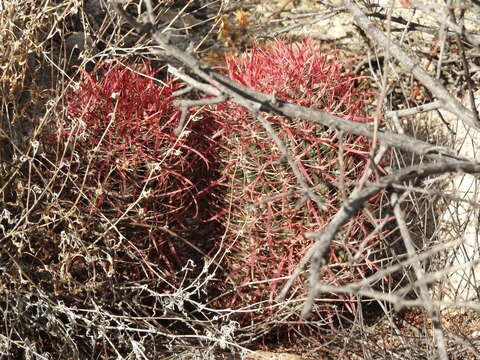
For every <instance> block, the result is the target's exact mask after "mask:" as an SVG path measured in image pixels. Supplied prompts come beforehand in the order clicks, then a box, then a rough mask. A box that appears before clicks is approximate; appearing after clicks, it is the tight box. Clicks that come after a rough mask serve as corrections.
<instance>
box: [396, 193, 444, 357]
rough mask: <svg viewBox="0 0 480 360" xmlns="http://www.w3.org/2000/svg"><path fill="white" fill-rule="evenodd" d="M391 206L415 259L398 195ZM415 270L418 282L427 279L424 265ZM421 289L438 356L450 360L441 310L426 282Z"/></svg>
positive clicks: (408, 248)
mask: <svg viewBox="0 0 480 360" xmlns="http://www.w3.org/2000/svg"><path fill="white" fill-rule="evenodd" d="M390 199H391V204H392V206H393V213H394V215H395V219H396V220H397V224H398V228H399V229H400V234H401V235H402V239H403V243H404V244H405V248H406V249H407V254H408V256H409V257H412V258H414V257H415V255H416V250H415V247H414V245H413V241H412V238H411V236H410V232H409V231H408V229H407V224H406V222H405V217H404V215H403V211H402V209H401V207H400V201H399V197H398V195H397V193H392V195H391V196H390ZM412 266H413V270H414V271H415V276H416V278H417V279H418V280H420V279H422V278H424V277H425V271H424V270H423V267H422V264H421V263H420V261H415V262H414V263H413V264H412ZM418 286H419V288H420V297H421V298H422V300H423V301H424V303H425V310H427V313H428V315H429V316H430V318H431V319H432V323H433V325H434V326H433V331H434V334H435V338H436V343H437V350H438V355H439V357H440V359H441V360H448V354H447V349H446V346H445V337H444V335H443V330H442V327H441V324H440V317H439V314H438V312H439V309H438V308H436V307H434V306H433V305H432V298H431V296H430V294H429V292H428V288H427V285H426V284H425V283H424V282H421V283H419V285H418Z"/></svg>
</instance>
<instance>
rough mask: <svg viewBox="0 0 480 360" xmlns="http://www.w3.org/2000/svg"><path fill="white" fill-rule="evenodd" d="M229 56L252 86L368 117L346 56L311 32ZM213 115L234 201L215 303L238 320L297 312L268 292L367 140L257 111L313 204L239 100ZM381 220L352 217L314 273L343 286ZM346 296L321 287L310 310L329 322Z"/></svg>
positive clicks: (350, 179)
mask: <svg viewBox="0 0 480 360" xmlns="http://www.w3.org/2000/svg"><path fill="white" fill-rule="evenodd" d="M226 62H227V66H226V69H225V71H226V72H227V73H228V75H229V76H230V78H231V79H233V80H236V81H238V82H239V83H241V84H243V85H245V86H247V87H249V88H252V89H255V90H257V91H260V92H263V93H267V94H273V95H275V96H276V97H277V98H279V99H282V100H285V101H289V102H293V103H296V104H299V105H302V106H305V107H309V108H313V109H316V110H319V111H322V112H327V113H330V114H334V115H336V116H339V117H343V118H346V119H349V120H355V121H360V122H369V121H372V119H371V118H369V117H368V116H367V115H366V110H365V104H364V100H365V93H364V92H362V91H360V90H358V85H357V84H356V82H358V81H360V80H361V79H360V77H359V76H357V75H354V74H351V73H348V65H349V64H348V63H347V62H343V61H340V60H339V59H338V53H337V52H335V51H327V52H325V51H322V49H321V48H320V46H319V45H318V44H316V43H314V42H312V41H303V42H301V43H291V42H288V41H274V42H271V43H269V44H268V45H266V46H261V45H258V44H256V45H255V46H254V47H253V49H252V50H251V51H249V52H248V53H246V54H243V55H240V56H231V57H229V58H227V60H226ZM211 116H213V117H214V118H216V119H218V120H219V122H221V123H222V126H223V128H224V140H223V141H224V142H225V144H224V148H225V149H227V150H226V152H224V153H223V161H224V167H223V175H224V176H225V177H226V179H227V180H226V181H225V183H226V184H230V189H229V190H230V192H229V194H228V195H227V196H226V198H225V201H226V203H227V205H228V206H231V208H230V211H229V212H228V216H226V217H225V221H226V222H227V221H228V226H227V228H228V229H229V230H228V232H227V235H226V237H225V239H224V241H223V244H224V248H225V250H226V255H225V257H224V259H223V261H224V267H225V268H227V269H228V270H229V273H228V274H227V275H226V280H227V281H226V282H225V284H226V286H225V288H224V294H221V295H219V297H218V298H217V299H216V300H215V302H216V304H217V306H220V307H227V308H232V309H235V310H236V311H237V314H236V315H235V316H234V318H235V319H236V320H239V321H240V322H241V323H242V324H243V326H246V325H247V324H257V325H258V324H260V323H262V322H267V323H268V322H269V321H272V322H273V323H275V322H276V321H279V319H287V318H288V319H290V320H295V319H297V320H298V317H297V316H296V315H293V316H291V315H286V314H287V313H286V312H285V311H283V312H282V311H280V312H279V311H278V309H279V308H280V306H278V305H277V304H276V303H275V302H274V301H273V299H274V297H275V296H276V295H277V294H278V292H279V290H280V288H281V287H282V285H283V284H284V283H285V278H286V277H288V276H289V275H290V274H292V272H293V270H294V268H295V267H296V265H297V264H298V262H299V261H300V259H301V258H302V256H303V255H304V254H305V252H306V251H307V250H308V249H309V247H310V246H311V245H312V242H311V240H308V239H307V238H306V237H305V236H304V235H305V233H306V232H312V231H319V230H321V229H322V228H324V226H325V224H327V223H328V221H329V220H330V219H331V218H332V217H333V216H334V215H335V213H336V212H337V210H338V208H339V206H340V205H341V202H342V200H343V199H344V197H345V196H347V195H348V192H349V191H350V190H351V189H352V188H353V186H354V185H355V184H356V183H357V182H358V181H359V179H360V178H361V176H362V174H363V173H364V171H365V170H366V164H367V161H368V158H369V152H370V145H369V144H370V143H369V140H368V139H366V138H362V137H358V136H352V135H344V136H343V138H342V139H339V136H338V134H337V132H336V131H334V130H331V129H327V128H324V127H321V126H319V125H317V124H314V123H312V122H309V121H306V120H300V119H287V118H285V117H281V116H272V115H267V114H264V116H265V117H266V118H267V120H268V121H269V122H270V123H271V124H272V125H273V128H274V129H275V131H276V132H277V134H278V135H279V137H280V138H281V140H282V141H283V143H284V144H285V145H286V146H287V148H288V150H289V152H290V155H291V156H292V158H293V159H294V161H295V163H296V165H297V166H298V168H299V170H300V171H301V173H302V174H303V176H304V177H305V179H306V180H307V181H308V184H309V186H311V187H315V189H316V192H317V194H318V195H319V196H320V197H322V198H323V199H325V201H326V209H319V208H318V207H317V205H316V204H315V203H314V202H312V201H310V200H308V199H307V200H306V199H305V198H304V195H303V194H302V189H301V188H300V187H299V186H298V184H297V180H296V178H295V175H294V174H293V172H292V170H291V168H290V167H289V165H288V163H287V162H286V161H282V153H281V152H280V151H279V149H278V148H277V147H276V146H275V145H274V142H273V141H272V139H271V138H270V137H269V136H268V134H267V132H266V131H265V130H264V128H263V127H262V125H261V124H260V123H259V122H258V121H257V120H256V119H255V118H254V117H253V116H252V115H251V114H250V113H249V112H248V111H247V110H246V109H244V108H242V107H240V106H238V105H236V104H234V103H231V102H227V103H222V104H219V105H217V106H215V107H213V108H212V109H211ZM340 148H341V149H342V151H340ZM283 160H284V159H283ZM378 207H379V198H378V197H377V198H373V199H370V201H369V203H368V204H367V208H368V209H369V210H371V211H370V213H371V214H373V217H375V214H376V213H377V211H376V210H378ZM378 221H380V220H379V219H375V218H369V217H368V216H366V215H365V214H364V213H360V214H358V215H357V216H356V217H355V218H354V219H352V221H350V223H349V224H348V226H346V228H345V231H344V232H343V233H342V234H341V235H340V236H339V237H337V239H335V241H334V242H333V243H332V246H331V248H330V254H329V263H328V266H327V267H325V268H324V269H323V270H322V273H321V274H319V279H320V280H321V281H322V282H326V283H329V284H331V285H342V284H346V283H348V282H352V281H355V280H356V279H360V278H362V276H365V275H367V274H368V273H370V272H372V271H374V270H375V267H376V266H375V261H374V260H375V258H374V255H373V254H374V253H375V251H372V249H373V250H374V249H375V242H376V236H372V234H371V232H372V230H373V229H374V228H375V225H376V223H377V222H378ZM377 236H378V234H377ZM305 280H306V279H305V277H303V278H300V279H299V280H298V281H297V282H296V283H295V285H294V287H293V289H292V290H291V292H290V294H289V296H288V299H289V301H290V305H291V304H292V303H293V304H295V306H293V307H292V306H287V307H286V308H284V309H287V310H286V311H287V312H288V311H292V309H293V308H295V307H299V306H300V305H301V303H302V299H304V296H305V290H306V286H305V285H306V283H305ZM324 295H325V294H324ZM350 300H353V299H350ZM350 300H349V299H346V298H341V296H340V295H334V294H326V295H325V296H324V297H323V300H320V299H319V301H318V303H317V305H318V308H316V310H315V312H316V315H317V319H318V318H319V317H322V318H323V319H326V320H329V321H330V320H331V319H332V317H333V315H334V314H335V311H340V310H342V309H350V310H352V307H353V306H354V303H355V302H354V301H350ZM337 303H343V304H344V305H346V307H342V306H339V307H337V306H336V305H335V304H337ZM335 309H336V310H335ZM294 313H295V312H294ZM274 314H276V315H278V317H272V316H273V315H274ZM297 315H298V313H297ZM285 316H286V317H285Z"/></svg>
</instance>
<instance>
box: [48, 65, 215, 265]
mask: <svg viewBox="0 0 480 360" xmlns="http://www.w3.org/2000/svg"><path fill="white" fill-rule="evenodd" d="M157 72H158V71H154V70H153V69H152V67H151V65H150V64H149V63H148V62H146V63H141V64H133V63H130V64H122V63H106V64H101V65H98V66H97V67H95V69H94V70H93V71H92V72H90V73H87V72H83V73H82V76H81V78H80V80H79V83H78V85H77V86H76V87H75V88H74V89H72V90H70V91H69V92H68V93H67V95H66V104H65V111H64V113H65V116H64V117H63V119H62V120H59V121H58V123H57V124H55V129H54V130H53V131H52V133H51V134H50V135H49V136H48V137H47V139H46V140H45V145H44V147H45V151H46V153H47V156H48V157H49V158H50V159H51V161H52V162H53V163H54V164H55V165H56V167H57V169H60V173H65V174H67V176H65V178H64V179H63V186H61V187H60V186H57V192H58V197H59V202H60V203H61V204H63V205H62V206H64V207H65V208H68V207H75V209H77V211H78V212H79V213H82V214H88V216H86V218H87V224H86V227H87V229H95V226H96V225H97V223H98V224H100V223H105V222H106V223H107V224H113V225H110V226H107V228H106V229H105V226H104V227H103V228H102V229H95V230H92V232H91V234H97V235H98V234H102V231H103V232H104V233H105V232H108V231H109V232H113V233H114V235H115V237H118V233H115V231H113V230H112V229H113V227H115V229H116V230H118V232H120V234H121V236H122V237H123V238H124V239H126V241H125V243H124V244H125V246H130V245H131V246H133V247H134V248H135V249H136V251H137V252H139V253H141V254H145V256H147V257H148V258H149V259H150V260H153V261H154V262H155V263H157V264H158V263H163V264H164V268H166V269H167V270H168V271H170V272H172V271H174V269H176V268H178V267H180V266H182V265H183V264H184V263H185V260H186V259H189V258H190V257H192V256H191V255H192V252H198V251H197V250H195V248H194V247H190V248H189V246H188V242H185V241H183V242H182V241H180V240H179V238H178V237H176V235H179V236H185V237H187V238H190V236H195V231H194V230H195V229H194V227H198V226H199V224H202V222H203V221H206V220H207V219H208V218H210V217H211V216H212V215H214V214H212V213H211V211H212V209H214V207H213V206H211V204H210V201H211V199H212V198H211V196H210V193H211V192H212V191H213V190H214V188H215V184H214V180H215V179H216V176H217V175H218V171H217V168H216V167H217V165H218V164H216V163H215V159H216V158H217V152H218V146H217V144H216V143H215V142H214V141H213V140H211V138H210V137H209V136H210V134H211V133H212V132H213V131H214V130H215V126H216V125H215V123H213V122H200V121H198V120H199V118H198V115H196V114H194V113H193V110H192V111H191V112H190V113H189V114H188V116H187V125H186V128H185V130H184V131H183V133H182V134H181V136H180V137H177V136H176V135H175V134H174V130H175V128H176V127H177V125H178V121H179V117H180V110H179V109H178V108H177V107H176V106H174V104H173V100H174V99H175V97H174V95H173V94H172V93H173V92H174V91H175V90H176V89H178V88H179V87H180V86H182V85H181V84H180V83H178V82H176V81H173V80H171V79H168V80H165V82H161V81H159V80H157V79H155V76H156V74H157ZM97 235H96V236H97ZM104 235H105V234H104ZM92 236H93V235H92ZM94 238H95V237H94V236H93V239H92V240H94ZM190 240H191V239H190ZM197 245H198V244H197ZM200 247H202V246H201V245H200ZM152 254H153V255H152ZM197 255H198V254H197Z"/></svg>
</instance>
